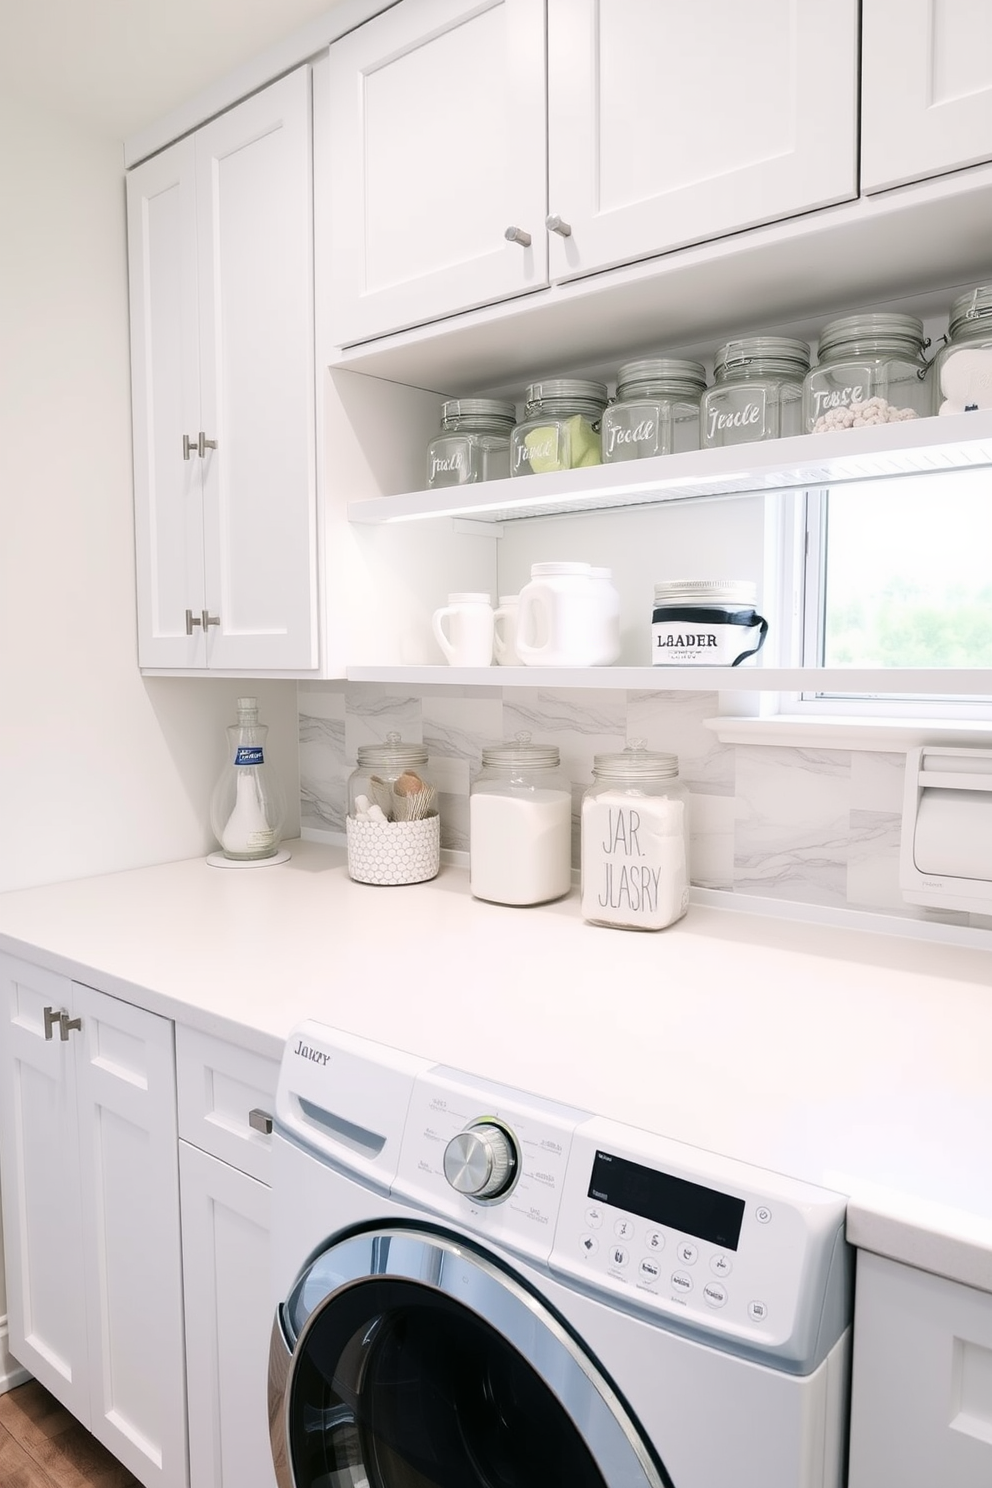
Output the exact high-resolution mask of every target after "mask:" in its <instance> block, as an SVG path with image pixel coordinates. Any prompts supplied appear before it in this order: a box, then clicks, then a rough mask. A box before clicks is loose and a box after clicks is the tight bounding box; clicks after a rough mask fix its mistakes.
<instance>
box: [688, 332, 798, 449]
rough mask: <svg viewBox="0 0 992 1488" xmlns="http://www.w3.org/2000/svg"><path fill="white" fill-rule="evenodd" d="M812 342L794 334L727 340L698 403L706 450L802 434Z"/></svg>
mask: <svg viewBox="0 0 992 1488" xmlns="http://www.w3.org/2000/svg"><path fill="white" fill-rule="evenodd" d="M808 371H809V347H808V346H807V344H806V342H805V341H796V340H794V339H793V338H792V337H791V336H751V337H748V338H746V339H744V340H741V341H728V342H727V343H726V344H725V345H724V346H721V347H720V349H719V351H718V352H717V354H716V360H715V362H714V367H713V375H714V378H715V381H714V383H713V386H712V387H710V388H707V390H706V392H705V393H704V394H703V397H702V401H701V403H700V406H699V428H700V441H701V443H702V446H703V448H704V449H719V448H722V447H723V446H724V445H728V444H750V443H752V442H756V441H758V440H761V439H779V438H781V437H783V436H784V435H788V434H801V433H802V399H803V378H804V377H805V376H806V373H807V372H808Z"/></svg>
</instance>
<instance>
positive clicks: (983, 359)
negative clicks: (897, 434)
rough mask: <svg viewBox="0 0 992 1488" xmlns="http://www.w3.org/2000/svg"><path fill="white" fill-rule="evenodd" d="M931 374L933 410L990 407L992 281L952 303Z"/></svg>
mask: <svg viewBox="0 0 992 1488" xmlns="http://www.w3.org/2000/svg"><path fill="white" fill-rule="evenodd" d="M931 376H932V379H933V388H932V393H933V400H932V408H933V412H934V413H941V414H948V413H976V412H978V411H979V410H980V409H982V408H992V284H982V285H979V287H978V288H977V289H969V290H968V291H966V293H965V294H962V295H958V297H957V299H955V300H954V301H953V302H952V304H951V309H950V314H949V318H948V326H947V338H946V340H945V343H944V345H943V346H942V347H941V348H940V350H939V351H938V353H937V356H936V358H935V360H934V365H933V372H932V374H931Z"/></svg>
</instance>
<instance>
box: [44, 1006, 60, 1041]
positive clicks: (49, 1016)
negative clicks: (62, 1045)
mask: <svg viewBox="0 0 992 1488" xmlns="http://www.w3.org/2000/svg"><path fill="white" fill-rule="evenodd" d="M61 1022H62V1014H61V1012H58V1013H57V1012H56V1011H55V1009H54V1008H53V1007H46V1009H45V1037H46V1039H50V1038H51V1036H52V1030H53V1029H54V1027H55V1025H56V1023H61Z"/></svg>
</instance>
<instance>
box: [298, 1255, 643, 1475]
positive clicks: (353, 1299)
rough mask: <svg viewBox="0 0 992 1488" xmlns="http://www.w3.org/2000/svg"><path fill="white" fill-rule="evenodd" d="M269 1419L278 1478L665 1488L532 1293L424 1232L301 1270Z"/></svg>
mask: <svg viewBox="0 0 992 1488" xmlns="http://www.w3.org/2000/svg"><path fill="white" fill-rule="evenodd" d="M269 1418H270V1426H271V1432H272V1450H273V1460H274V1462H275V1467H276V1476H277V1478H278V1480H279V1483H280V1488H550V1485H552V1484H563V1485H564V1484H567V1485H568V1488H673V1485H672V1482H671V1479H670V1478H669V1476H668V1474H667V1473H666V1471H665V1469H664V1467H663V1465H662V1464H661V1463H660V1462H659V1461H658V1460H657V1458H656V1457H655V1455H654V1453H653V1452H652V1451H651V1449H650V1448H649V1447H648V1445H647V1444H646V1442H645V1440H644V1438H643V1436H642V1433H641V1432H640V1430H639V1429H638V1427H637V1425H636V1423H635V1421H634V1420H633V1418H632V1416H631V1415H630V1413H629V1411H628V1410H627V1409H626V1407H625V1406H624V1404H623V1402H622V1400H621V1399H620V1397H619V1395H618V1394H617V1392H616V1390H615V1388H614V1387H613V1386H612V1385H611V1383H610V1382H609V1380H608V1379H607V1378H606V1377H605V1375H604V1374H603V1372H602V1371H601V1370H600V1369H599V1368H598V1366H597V1365H596V1363H595V1361H594V1360H593V1359H592V1358H591V1357H590V1356H589V1354H588V1353H587V1352H586V1351H585V1350H584V1348H583V1347H582V1345H581V1343H580V1342H579V1341H578V1340H577V1339H576V1338H574V1337H573V1336H572V1334H571V1333H570V1332H569V1330H568V1329H567V1327H566V1326H565V1325H564V1324H563V1323H562V1321H561V1320H560V1319H559V1318H558V1317H557V1316H556V1315H555V1314H554V1313H553V1312H552V1311H551V1310H550V1309H549V1308H548V1306H547V1305H546V1304H545V1303H544V1302H543V1301H542V1300H541V1299H540V1298H539V1297H538V1296H537V1295H536V1294H535V1293H534V1292H533V1291H532V1290H531V1288H529V1287H528V1286H526V1285H525V1284H524V1283H523V1282H522V1281H521V1280H520V1279H519V1278H518V1277H516V1276H514V1275H513V1274H512V1273H511V1272H510V1271H508V1270H507V1269H506V1268H505V1267H504V1266H502V1265H501V1264H499V1263H498V1262H496V1261H495V1260H494V1259H493V1258H492V1257H491V1256H489V1255H488V1254H487V1253H486V1252H484V1251H482V1250H479V1249H477V1248H476V1247H474V1246H471V1245H469V1244H467V1243H466V1242H465V1241H464V1240H462V1239H460V1238H457V1237H454V1236H448V1235H444V1234H440V1233H437V1232H435V1231H432V1230H427V1229H415V1228H406V1227H403V1228H400V1227H396V1228H381V1229H376V1230H374V1231H366V1232H363V1233H361V1234H358V1235H352V1236H350V1237H349V1238H347V1239H344V1240H342V1241H340V1242H338V1243H336V1244H334V1245H332V1246H330V1247H329V1248H328V1249H327V1250H326V1251H324V1252H323V1253H322V1254H321V1255H320V1256H318V1257H317V1259H316V1260H315V1261H313V1262H312V1263H311V1265H310V1266H309V1267H307V1269H306V1271H305V1272H304V1273H303V1275H302V1276H301V1277H300V1279H299V1281H298V1282H297V1283H296V1286H295V1287H294V1289H293V1292H292V1295H291V1296H290V1297H289V1299H288V1301H287V1302H286V1303H285V1304H284V1306H283V1307H282V1308H281V1309H280V1314H279V1315H278V1316H277V1318H276V1323H275V1327H274V1330H273V1339H272V1351H271V1354H270V1368H269Z"/></svg>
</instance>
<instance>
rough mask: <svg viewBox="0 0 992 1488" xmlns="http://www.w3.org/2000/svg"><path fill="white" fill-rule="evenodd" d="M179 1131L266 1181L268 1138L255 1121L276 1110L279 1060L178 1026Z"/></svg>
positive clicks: (257, 1121) (259, 1122)
mask: <svg viewBox="0 0 992 1488" xmlns="http://www.w3.org/2000/svg"><path fill="white" fill-rule="evenodd" d="M176 1070H177V1082H178V1088H179V1135H180V1136H181V1137H182V1138H184V1140H185V1141H187V1142H192V1143H193V1145H194V1146H195V1147H200V1148H202V1149H203V1151H204V1152H209V1153H212V1154H213V1156H214V1157H219V1158H220V1159H221V1160H222V1161H223V1162H227V1163H230V1164H231V1166H232V1167H235V1168H238V1169H240V1171H241V1172H243V1173H248V1174H249V1175H250V1176H251V1177H252V1178H257V1179H258V1180H259V1182H260V1183H269V1182H270V1181H271V1180H270V1176H269V1165H270V1162H271V1150H272V1138H271V1137H270V1136H269V1135H268V1134H267V1133H266V1132H265V1131H262V1130H258V1129H257V1127H256V1126H253V1125H252V1124H251V1115H252V1112H256V1113H262V1114H261V1115H256V1116H255V1121H256V1123H257V1124H258V1125H259V1126H262V1125H264V1117H265V1116H269V1117H271V1115H272V1113H273V1111H274V1110H275V1098H276V1082H277V1081H278V1078H279V1061H278V1059H268V1058H266V1057H265V1055H263V1054H253V1053H251V1052H250V1051H249V1050H247V1049H241V1048H238V1046H237V1045H236V1044H229V1043H227V1042H226V1040H224V1039H219V1038H214V1037H213V1036H211V1035H210V1034H206V1033H199V1032H198V1031H197V1030H196V1029H192V1028H184V1027H182V1026H180V1027H178V1028H177V1029H176Z"/></svg>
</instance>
